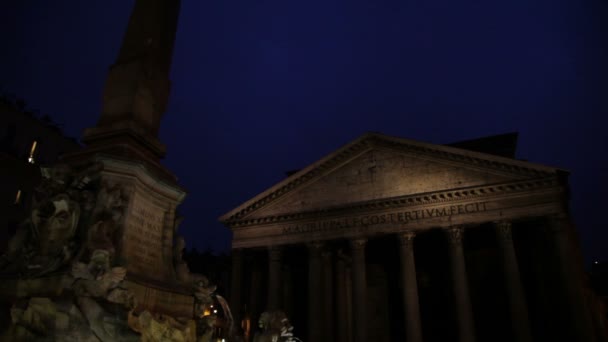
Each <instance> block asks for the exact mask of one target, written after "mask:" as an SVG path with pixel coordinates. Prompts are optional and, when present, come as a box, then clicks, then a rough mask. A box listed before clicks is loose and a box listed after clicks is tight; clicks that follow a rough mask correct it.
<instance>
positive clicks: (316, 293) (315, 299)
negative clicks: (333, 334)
mask: <svg viewBox="0 0 608 342" xmlns="http://www.w3.org/2000/svg"><path fill="white" fill-rule="evenodd" d="M322 248H323V244H322V243H321V242H313V243H310V244H308V340H309V341H311V342H312V341H323V338H322V331H321V329H322V321H321V318H322V317H321V310H322V308H321V303H322V302H321V281H320V280H321V249H322Z"/></svg>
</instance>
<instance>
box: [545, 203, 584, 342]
mask: <svg viewBox="0 0 608 342" xmlns="http://www.w3.org/2000/svg"><path fill="white" fill-rule="evenodd" d="M550 221H551V222H550V231H551V233H552V235H553V240H554V244H555V249H556V252H557V262H558V264H559V265H560V266H561V267H560V278H561V279H560V280H561V281H560V283H562V284H563V287H564V290H565V292H566V293H565V298H564V299H565V302H566V305H567V313H568V316H567V320H568V322H572V335H573V336H571V338H572V339H573V340H576V341H594V337H593V327H592V323H591V313H590V312H589V310H588V308H587V305H586V304H585V295H584V292H583V279H582V277H583V274H582V273H583V272H582V270H581V268H582V265H577V261H578V260H579V256H578V255H577V254H576V252H575V250H574V248H573V244H574V241H572V240H571V239H570V237H569V234H570V233H571V232H570V229H572V228H571V226H570V221H569V219H568V216H567V215H565V214H560V215H555V216H553V217H551V220H550Z"/></svg>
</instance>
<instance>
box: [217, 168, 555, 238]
mask: <svg viewBox="0 0 608 342" xmlns="http://www.w3.org/2000/svg"><path fill="white" fill-rule="evenodd" d="M560 186H561V183H560V180H559V178H558V177H547V178H541V179H534V180H526V181H518V182H507V183H499V184H491V185H484V186H475V187H467V188H461V189H451V190H446V191H437V192H431V193H421V194H415V195H408V196H399V197H393V198H384V199H380V200H372V201H366V202H359V203H354V204H349V205H343V206H336V207H330V208H324V209H322V210H315V211H308V212H298V213H290V214H283V215H277V216H268V217H261V218H255V219H242V220H239V219H234V220H230V221H226V222H224V223H225V224H226V225H227V226H228V227H230V228H238V227H247V226H255V225H264V224H278V223H283V222H289V221H297V220H309V219H315V218H321V217H328V216H335V215H343V214H348V213H354V212H361V211H373V210H391V209H395V208H405V207H408V206H419V205H436V204H441V203H444V204H447V203H450V202H458V201H467V200H475V201H480V200H483V199H484V198H485V199H491V198H495V197H500V196H505V195H511V194H513V195H516V194H518V193H526V192H530V191H539V190H543V189H555V188H559V187H560Z"/></svg>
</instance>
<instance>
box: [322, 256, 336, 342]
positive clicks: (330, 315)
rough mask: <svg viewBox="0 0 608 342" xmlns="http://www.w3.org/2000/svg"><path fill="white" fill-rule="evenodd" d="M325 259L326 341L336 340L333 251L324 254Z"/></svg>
mask: <svg viewBox="0 0 608 342" xmlns="http://www.w3.org/2000/svg"><path fill="white" fill-rule="evenodd" d="M321 257H322V260H323V315H322V317H323V336H324V341H335V337H334V329H333V328H332V326H333V322H334V310H333V308H334V297H333V272H332V271H333V267H332V255H331V252H324V253H323V254H322V256H321Z"/></svg>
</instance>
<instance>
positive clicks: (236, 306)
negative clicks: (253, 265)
mask: <svg viewBox="0 0 608 342" xmlns="http://www.w3.org/2000/svg"><path fill="white" fill-rule="evenodd" d="M242 284H243V251H242V250H241V249H233V250H232V277H231V279H230V308H231V310H232V317H233V319H234V325H235V327H236V329H237V331H239V332H240V327H241V319H242V309H243V308H242V289H241V285H242Z"/></svg>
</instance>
